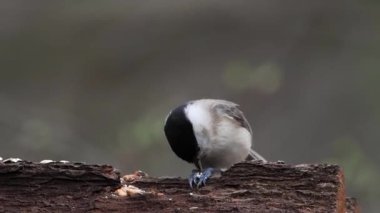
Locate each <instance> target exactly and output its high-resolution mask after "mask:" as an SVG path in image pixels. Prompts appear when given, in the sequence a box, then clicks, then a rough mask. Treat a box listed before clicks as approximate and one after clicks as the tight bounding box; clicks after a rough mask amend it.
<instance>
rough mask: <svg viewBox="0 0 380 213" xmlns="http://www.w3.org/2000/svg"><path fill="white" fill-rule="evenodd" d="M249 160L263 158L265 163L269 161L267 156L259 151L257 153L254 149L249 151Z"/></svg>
mask: <svg viewBox="0 0 380 213" xmlns="http://www.w3.org/2000/svg"><path fill="white" fill-rule="evenodd" d="M247 160H261V161H263V162H264V163H266V162H268V161H267V160H265V158H264V157H263V156H261V155H260V154H259V153H257V152H256V151H254V150H253V149H251V150H250V151H249V155H248V157H247Z"/></svg>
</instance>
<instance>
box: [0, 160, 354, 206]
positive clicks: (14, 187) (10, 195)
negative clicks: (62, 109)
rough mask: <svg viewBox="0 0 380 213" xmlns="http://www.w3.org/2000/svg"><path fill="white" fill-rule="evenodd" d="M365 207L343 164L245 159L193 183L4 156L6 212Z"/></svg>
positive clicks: (0, 202) (1, 198)
mask: <svg viewBox="0 0 380 213" xmlns="http://www.w3.org/2000/svg"><path fill="white" fill-rule="evenodd" d="M158 211H159V212H194V211H201V212H359V208H358V204H357V202H356V200H355V199H353V198H347V197H346V194H345V186H344V178H343V172H342V170H341V169H340V167H339V166H336V165H327V164H318V165H310V164H303V165H295V166H293V165H287V164H284V163H281V162H278V163H261V162H242V163H238V164H236V165H234V166H233V167H232V168H230V169H229V170H227V171H226V172H223V173H222V175H221V176H220V177H213V178H211V179H210V180H209V181H208V182H207V185H206V186H205V187H202V188H200V189H198V190H197V189H194V190H191V189H190V188H189V185H188V182H187V180H186V179H184V178H173V177H161V178H155V177H149V176H147V175H146V174H145V173H143V172H137V173H134V174H132V175H127V176H124V177H123V178H120V173H119V172H118V171H117V170H115V169H114V168H113V167H112V166H109V165H88V164H83V163H68V162H44V163H33V162H28V161H18V162H13V161H7V162H1V161H0V212H158Z"/></svg>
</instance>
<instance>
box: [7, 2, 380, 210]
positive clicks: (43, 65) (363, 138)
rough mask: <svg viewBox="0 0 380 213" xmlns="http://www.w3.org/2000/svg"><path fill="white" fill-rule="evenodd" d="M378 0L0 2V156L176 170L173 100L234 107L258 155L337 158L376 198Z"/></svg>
mask: <svg viewBox="0 0 380 213" xmlns="http://www.w3.org/2000/svg"><path fill="white" fill-rule="evenodd" d="M379 6H380V3H379V1H375V0H364V1H351V0H349V1H328V2H322V1H317V2H316V1H311V2H310V1H308V2H305V1H267V0H265V1H264V0H259V1H238V0H237V1H222V0H217V1H216V0H215V1H97V0H92V1H2V2H1V3H0V65H1V71H0V156H2V157H3V158H7V157H20V158H23V159H27V160H33V161H39V160H43V159H54V160H60V159H65V160H70V161H84V162H87V163H107V164H112V165H114V166H115V167H117V168H118V169H120V170H121V172H122V173H124V174H125V173H129V172H132V171H134V170H137V169H141V170H143V171H146V172H147V173H149V174H150V175H152V176H187V175H188V174H189V172H190V170H191V168H192V166H191V165H188V164H187V163H185V162H183V161H181V160H180V159H178V158H177V157H176V156H175V155H174V154H173V153H172V151H171V150H170V148H169V146H168V144H167V142H166V139H165V137H164V134H163V123H164V119H165V117H166V115H167V113H168V112H169V111H170V109H172V108H173V107H175V106H176V105H178V104H181V103H182V102H185V101H188V100H191V99H198V98H221V99H227V100H231V101H234V102H237V103H239V104H240V105H241V108H242V110H243V111H244V112H245V114H246V116H247V117H248V120H249V121H250V122H251V123H252V126H253V130H254V141H255V149H256V150H257V151H258V152H260V153H261V154H262V155H264V156H265V157H266V158H268V159H269V160H273V161H276V160H284V161H286V162H287V163H293V164H297V163H320V162H329V163H338V164H340V165H342V166H343V168H344V171H345V177H346V182H347V184H348V191H349V194H350V195H351V196H355V197H357V198H358V199H359V202H360V204H361V206H362V209H363V210H364V211H365V212H378V211H379V210H380V204H379V203H378V202H377V200H378V198H379V197H380V184H379V183H378V181H379V180H380V166H379V163H380V155H379V154H378V152H379V148H380V144H379V141H378V140H379V138H380V137H379V136H380V99H379V95H378V93H379V91H380V70H379V68H380V58H379V56H380V52H379V50H380V36H379V35H380V7H379Z"/></svg>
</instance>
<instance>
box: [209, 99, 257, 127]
mask: <svg viewBox="0 0 380 213" xmlns="http://www.w3.org/2000/svg"><path fill="white" fill-rule="evenodd" d="M238 107H239V105H238V104H235V103H233V102H229V101H218V102H217V103H216V104H215V105H214V107H213V108H214V110H215V111H216V113H218V114H219V115H221V116H224V117H228V118H230V119H232V120H234V121H235V122H237V123H238V124H239V125H240V126H241V127H244V128H246V129H247V130H248V131H249V132H250V133H251V134H252V128H251V125H249V123H248V121H247V119H246V118H245V116H244V114H243V112H242V111H241V110H240V109H239V108H238Z"/></svg>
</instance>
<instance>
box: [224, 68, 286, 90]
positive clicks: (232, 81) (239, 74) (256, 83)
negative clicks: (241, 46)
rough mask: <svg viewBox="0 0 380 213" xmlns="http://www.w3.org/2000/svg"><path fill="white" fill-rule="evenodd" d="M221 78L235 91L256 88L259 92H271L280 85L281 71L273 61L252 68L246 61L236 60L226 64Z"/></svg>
mask: <svg viewBox="0 0 380 213" xmlns="http://www.w3.org/2000/svg"><path fill="white" fill-rule="evenodd" d="M223 80H224V82H225V83H226V85H227V86H228V87H230V88H231V89H234V90H237V91H241V90H245V89H257V90H259V92H262V93H267V94H272V93H275V92H276V91H278V89H279V88H280V86H281V83H282V72H281V70H280V68H279V67H278V66H277V65H276V64H274V63H265V64H262V65H259V66H258V67H256V68H254V67H252V66H251V65H250V64H249V63H248V62H247V61H236V62H230V63H229V64H227V66H226V69H225V72H224V75H223Z"/></svg>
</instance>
